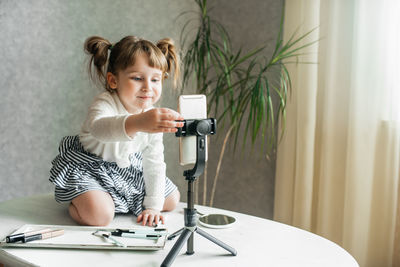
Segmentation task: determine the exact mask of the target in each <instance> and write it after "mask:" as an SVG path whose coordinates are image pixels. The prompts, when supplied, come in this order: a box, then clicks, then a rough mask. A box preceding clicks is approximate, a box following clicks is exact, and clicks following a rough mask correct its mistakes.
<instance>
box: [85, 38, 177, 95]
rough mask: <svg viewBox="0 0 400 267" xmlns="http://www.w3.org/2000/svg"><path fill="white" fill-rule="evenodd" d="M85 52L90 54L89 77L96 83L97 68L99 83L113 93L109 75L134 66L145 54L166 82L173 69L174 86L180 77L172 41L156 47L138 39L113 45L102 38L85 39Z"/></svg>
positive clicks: (166, 41) (165, 41) (123, 39)
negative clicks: (108, 78) (140, 56)
mask: <svg viewBox="0 0 400 267" xmlns="http://www.w3.org/2000/svg"><path fill="white" fill-rule="evenodd" d="M84 50H85V52H87V53H88V54H89V55H91V57H90V62H89V66H88V71H89V75H90V77H91V78H92V80H93V81H96V78H95V77H94V76H95V75H94V72H93V66H94V67H95V72H96V74H97V78H98V80H99V81H100V82H101V83H102V84H104V86H105V89H106V90H108V91H111V88H110V87H109V85H108V83H107V78H106V74H107V72H111V73H112V74H114V75H117V73H118V72H119V71H121V70H125V69H126V68H128V67H129V66H132V65H134V64H135V61H136V57H137V56H138V55H141V54H143V53H145V54H146V55H147V56H148V59H149V65H150V67H153V68H157V69H160V70H161V71H162V73H163V79H164V78H167V77H168V76H169V74H170V73H171V71H172V69H174V79H173V81H174V86H176V83H177V81H178V78H179V73H180V68H179V65H180V62H179V55H178V53H177V52H176V48H175V45H174V42H173V41H172V40H171V39H169V38H164V39H161V40H160V41H158V42H157V44H155V45H154V44H153V43H152V42H150V41H148V40H144V39H140V38H138V37H136V36H126V37H124V38H122V39H121V40H120V41H119V42H117V43H116V44H114V45H113V44H112V43H111V42H109V41H108V40H106V39H104V38H102V37H99V36H92V37H89V38H87V39H86V41H85V45H84ZM109 50H110V51H111V52H110V55H108V51H109ZM107 63H108V64H107Z"/></svg>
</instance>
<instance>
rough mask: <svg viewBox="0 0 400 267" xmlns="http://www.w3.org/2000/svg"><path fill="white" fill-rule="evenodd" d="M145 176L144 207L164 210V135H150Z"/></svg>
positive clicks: (145, 157)
mask: <svg viewBox="0 0 400 267" xmlns="http://www.w3.org/2000/svg"><path fill="white" fill-rule="evenodd" d="M143 175H144V184H145V190H146V195H145V197H144V201H143V206H144V207H145V208H146V209H149V208H150V209H155V210H162V208H163V205H164V193H165V177H166V166H165V162H164V145H163V134H162V133H156V134H149V144H148V146H147V147H146V148H145V149H144V150H143Z"/></svg>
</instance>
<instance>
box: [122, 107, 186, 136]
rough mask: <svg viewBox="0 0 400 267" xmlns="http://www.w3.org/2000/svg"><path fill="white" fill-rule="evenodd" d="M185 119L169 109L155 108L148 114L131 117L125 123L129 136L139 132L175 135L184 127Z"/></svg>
mask: <svg viewBox="0 0 400 267" xmlns="http://www.w3.org/2000/svg"><path fill="white" fill-rule="evenodd" d="M177 120H183V117H182V116H181V115H180V114H179V113H178V112H176V111H174V110H172V109H169V108H154V109H151V110H148V111H146V112H143V113H140V114H135V115H131V116H129V117H128V118H127V119H126V121H125V131H126V133H127V135H129V136H134V135H135V133H137V132H147V133H174V132H176V131H177V129H176V128H177V127H182V126H183V122H176V121H177Z"/></svg>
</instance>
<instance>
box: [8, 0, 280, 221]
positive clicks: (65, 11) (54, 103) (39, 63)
mask: <svg viewBox="0 0 400 267" xmlns="http://www.w3.org/2000/svg"><path fill="white" fill-rule="evenodd" d="M209 3H210V4H211V5H213V6H214V11H213V12H214V13H215V15H216V17H217V18H218V19H219V20H221V22H223V23H224V24H225V25H226V27H227V28H228V30H229V31H230V32H231V33H232V34H231V36H232V40H233V42H234V44H235V46H236V47H239V46H241V45H242V46H244V48H249V47H252V45H253V44H258V43H261V42H263V41H268V40H269V41H268V42H269V43H271V47H272V46H273V44H274V40H275V39H274V38H275V37H276V35H277V30H278V27H279V19H280V11H281V8H282V2H281V1H273V0H268V1H261V0H251V1H239V0H234V1H228V0H219V1H215V2H214V1H213V2H211V1H209ZM195 7H196V5H195V4H194V2H192V1H188V0H169V1H160V0H134V1H128V0H127V1H115V2H113V3H112V4H111V2H110V1H104V0H100V1H78V0H70V1H61V0H59V1H43V0H42V1H40V0H38V1H28V0H19V1H12V0H0V27H1V30H0V40H1V49H0V58H1V61H2V64H1V65H0V75H1V79H0V88H1V89H0V90H1V92H2V93H1V97H0V114H1V123H0V131H1V139H0V155H1V156H0V201H3V200H7V199H11V198H15V197H21V196H27V195H33V194H39V193H46V192H51V191H52V190H53V186H52V184H51V183H50V182H48V172H49V169H50V167H51V160H52V159H53V158H54V157H55V155H56V154H57V147H58V143H59V141H60V139H61V138H62V137H63V136H65V135H74V134H77V133H78V132H79V129H80V126H81V123H82V121H83V119H84V117H85V115H86V111H87V107H88V105H89V104H90V102H91V101H92V99H93V97H94V96H95V95H96V94H98V93H99V89H97V88H95V87H94V86H93V85H92V84H91V83H90V82H89V81H88V79H87V74H86V64H85V63H86V61H85V60H86V59H87V58H86V56H85V54H84V52H83V42H84V40H85V39H86V38H87V37H88V36H91V35H100V36H103V37H106V38H108V39H109V40H110V41H112V42H116V41H118V40H119V39H120V38H121V37H123V36H125V35H128V34H133V35H137V36H140V37H144V38H146V39H150V40H152V41H156V40H158V39H160V38H163V37H166V36H167V37H171V38H173V39H175V40H176V41H177V42H178V40H179V34H180V30H181V29H182V27H183V24H184V22H185V21H184V20H182V19H178V20H176V17H177V16H178V15H179V14H181V13H182V12H184V11H186V10H189V9H193V8H195ZM270 50H271V49H270V48H268V49H267V51H270ZM190 91H191V88H189V92H190ZM177 94H178V92H174V91H172V90H171V87H170V85H169V84H166V86H165V87H164V93H163V99H162V103H161V105H162V106H166V107H170V108H175V107H176V98H177ZM164 140H165V150H166V151H167V152H168V153H167V154H166V162H167V165H168V168H167V175H168V176H169V177H170V178H171V179H172V180H173V181H174V182H175V183H176V184H177V185H178V187H179V188H180V191H181V192H182V200H184V201H185V200H186V195H185V192H186V182H185V181H184V178H183V177H182V172H183V169H184V168H183V167H181V166H179V165H178V164H177V162H178V142H177V139H176V138H175V137H174V136H173V135H166V136H165V137H164ZM218 142H219V141H218ZM217 147H218V146H217ZM217 147H216V148H215V149H211V150H210V156H209V158H210V159H211V161H210V162H211V163H210V171H209V172H212V169H213V168H215V166H214V167H213V164H214V165H215V162H216V159H217V158H218V152H219V151H218V148H217ZM274 165H275V159H274V158H273V159H272V160H271V161H270V162H266V161H265V159H263V158H261V159H260V158H253V157H250V158H249V159H247V160H242V159H239V158H238V157H235V158H233V157H231V156H228V155H227V156H226V158H225V160H224V165H223V168H222V173H221V179H220V184H223V185H224V186H221V185H220V186H219V188H218V189H217V196H216V200H215V206H217V207H222V208H228V209H231V210H236V211H240V212H246V213H250V214H254V215H258V216H262V217H267V218H271V217H272V207H273V184H274V183H273V181H274ZM232 166H235V167H232ZM260 203H263V205H260Z"/></svg>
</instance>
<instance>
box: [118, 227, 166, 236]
mask: <svg viewBox="0 0 400 267" xmlns="http://www.w3.org/2000/svg"><path fill="white" fill-rule="evenodd" d="M115 230H116V232H121V233H133V234H154V233H157V234H160V235H161V234H163V233H161V232H166V231H167V229H165V228H154V229H147V228H146V229H115Z"/></svg>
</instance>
